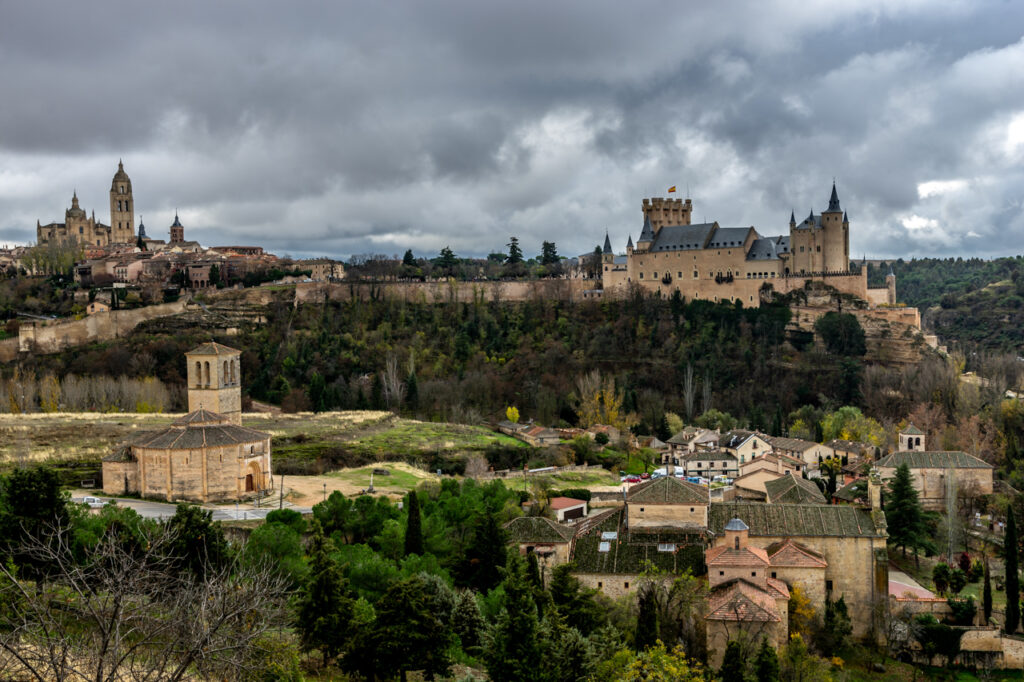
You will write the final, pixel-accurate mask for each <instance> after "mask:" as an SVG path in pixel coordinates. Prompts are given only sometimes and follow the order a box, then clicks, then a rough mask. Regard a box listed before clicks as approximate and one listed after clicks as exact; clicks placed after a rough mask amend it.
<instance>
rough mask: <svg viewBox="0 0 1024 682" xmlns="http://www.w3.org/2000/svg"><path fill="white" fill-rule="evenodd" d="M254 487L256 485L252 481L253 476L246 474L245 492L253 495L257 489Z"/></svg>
mask: <svg viewBox="0 0 1024 682" xmlns="http://www.w3.org/2000/svg"><path fill="white" fill-rule="evenodd" d="M254 486H255V483H254V482H253V480H252V474H246V475H245V492H247V493H251V492H252V491H253V490H255V489H256V488H255V487H254Z"/></svg>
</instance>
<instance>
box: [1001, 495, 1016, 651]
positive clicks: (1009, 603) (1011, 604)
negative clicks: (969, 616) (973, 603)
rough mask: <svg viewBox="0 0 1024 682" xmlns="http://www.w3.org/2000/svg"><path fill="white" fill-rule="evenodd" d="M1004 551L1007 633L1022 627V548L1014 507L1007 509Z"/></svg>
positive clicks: (1005, 627)
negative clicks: (1020, 560)
mask: <svg viewBox="0 0 1024 682" xmlns="http://www.w3.org/2000/svg"><path fill="white" fill-rule="evenodd" d="M1003 550H1004V551H1005V552H1006V624H1005V626H1004V629H1005V630H1006V632H1009V633H1014V632H1017V626H1018V625H1020V574H1019V573H1018V572H1017V571H1018V568H1019V561H1018V560H1019V556H1018V553H1019V551H1020V548H1019V546H1018V541H1017V519H1016V518H1015V517H1014V513H1013V507H1007V509H1006V536H1005V537H1004V538H1003Z"/></svg>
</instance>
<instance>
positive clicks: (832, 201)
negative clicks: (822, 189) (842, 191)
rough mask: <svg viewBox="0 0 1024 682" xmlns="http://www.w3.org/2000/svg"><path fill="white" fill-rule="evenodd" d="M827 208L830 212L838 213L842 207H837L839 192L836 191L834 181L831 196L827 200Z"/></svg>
mask: <svg viewBox="0 0 1024 682" xmlns="http://www.w3.org/2000/svg"><path fill="white" fill-rule="evenodd" d="M828 210H829V212H830V213H839V212H841V211H842V210H843V209H841V208H839V193H838V192H836V183H834V182H833V183H832V197H831V198H829V200H828Z"/></svg>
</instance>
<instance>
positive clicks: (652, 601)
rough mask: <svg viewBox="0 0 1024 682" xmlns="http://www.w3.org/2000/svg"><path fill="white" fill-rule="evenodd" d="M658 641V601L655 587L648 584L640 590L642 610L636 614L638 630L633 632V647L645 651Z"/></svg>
mask: <svg viewBox="0 0 1024 682" xmlns="http://www.w3.org/2000/svg"><path fill="white" fill-rule="evenodd" d="M657 641H658V602H657V600H656V598H655V595H654V587H653V586H652V585H646V586H645V587H644V588H643V590H642V591H641V592H640V612H639V613H638V614H637V616H636V631H635V632H634V633H633V648H634V649H636V650H637V651H643V650H644V649H647V648H648V647H652V646H654V645H655V644H656V643H657Z"/></svg>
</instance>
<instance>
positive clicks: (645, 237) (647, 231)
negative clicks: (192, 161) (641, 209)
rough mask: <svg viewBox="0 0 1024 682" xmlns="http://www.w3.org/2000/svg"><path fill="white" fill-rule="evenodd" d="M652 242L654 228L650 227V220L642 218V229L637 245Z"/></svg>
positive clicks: (645, 217)
mask: <svg viewBox="0 0 1024 682" xmlns="http://www.w3.org/2000/svg"><path fill="white" fill-rule="evenodd" d="M653 241H654V228H652V227H651V219H650V218H649V217H647V216H644V229H643V230H641V231H640V239H638V240H637V243H640V242H653Z"/></svg>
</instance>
